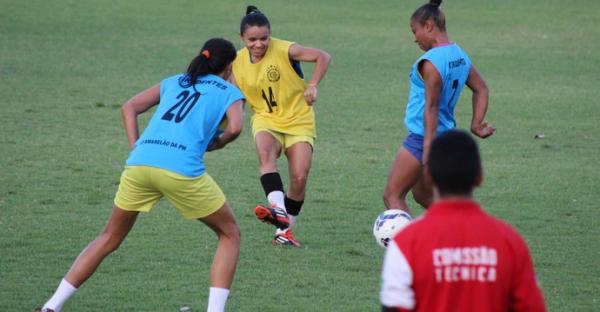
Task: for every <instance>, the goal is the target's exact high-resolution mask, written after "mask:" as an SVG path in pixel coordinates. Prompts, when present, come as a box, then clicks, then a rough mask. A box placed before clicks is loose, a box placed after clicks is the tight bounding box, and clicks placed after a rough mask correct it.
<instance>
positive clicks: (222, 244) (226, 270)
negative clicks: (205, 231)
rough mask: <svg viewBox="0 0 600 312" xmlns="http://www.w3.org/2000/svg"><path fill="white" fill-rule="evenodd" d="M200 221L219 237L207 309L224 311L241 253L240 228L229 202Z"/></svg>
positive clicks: (211, 274)
mask: <svg viewBox="0 0 600 312" xmlns="http://www.w3.org/2000/svg"><path fill="white" fill-rule="evenodd" d="M200 221H202V222H204V224H206V225H207V226H208V227H210V228H211V229H212V230H213V231H214V232H215V233H216V234H217V236H218V238H219V245H218V246H217V251H216V252H215V256H214V258H213V263H212V266H211V267H210V289H209V296H208V308H207V310H206V311H208V312H222V311H224V310H225V304H226V303H227V297H228V296H229V289H230V287H231V283H232V281H233V276H234V274H235V269H236V267H237V262H238V257H239V254H240V229H239V227H238V225H237V223H236V221H235V217H234V216H233V212H232V211H231V208H230V207H229V205H228V204H227V203H225V204H223V206H222V207H221V208H219V210H217V211H216V212H215V213H213V214H211V215H209V216H207V217H204V218H202V219H200Z"/></svg>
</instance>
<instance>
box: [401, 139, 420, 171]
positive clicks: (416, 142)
mask: <svg viewBox="0 0 600 312" xmlns="http://www.w3.org/2000/svg"><path fill="white" fill-rule="evenodd" d="M402 146H403V147H404V148H406V150H408V152H410V153H411V154H412V155H413V156H415V158H416V159H417V160H418V161H419V162H420V163H421V164H422V163H423V137H422V136H420V135H418V134H414V133H412V132H409V133H408V136H407V137H406V139H405V140H404V143H402Z"/></svg>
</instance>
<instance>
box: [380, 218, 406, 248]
mask: <svg viewBox="0 0 600 312" xmlns="http://www.w3.org/2000/svg"><path fill="white" fill-rule="evenodd" d="M412 219H413V218H412V217H411V216H410V214H408V213H407V212H406V211H404V210H400V209H388V210H386V211H384V212H382V213H380V214H379V216H377V219H375V223H374V224H373V236H375V240H376V241H377V244H379V245H380V246H381V247H383V248H385V247H387V245H388V243H389V242H390V240H391V239H392V238H393V237H394V235H396V234H397V233H398V232H400V230H402V229H403V228H404V227H405V226H407V225H408V224H409V223H410V222H411V221H412Z"/></svg>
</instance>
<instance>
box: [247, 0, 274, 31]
mask: <svg viewBox="0 0 600 312" xmlns="http://www.w3.org/2000/svg"><path fill="white" fill-rule="evenodd" d="M251 26H258V27H262V26H267V28H268V29H269V30H271V23H269V19H268V18H267V16H265V15H264V14H263V13H262V12H261V11H259V10H258V8H257V7H255V6H253V5H249V6H247V7H246V16H244V18H242V22H241V23H240V34H243V33H244V32H245V31H246V29H248V27H251Z"/></svg>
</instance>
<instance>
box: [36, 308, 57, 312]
mask: <svg viewBox="0 0 600 312" xmlns="http://www.w3.org/2000/svg"><path fill="white" fill-rule="evenodd" d="M34 311H35V312H54V310H52V309H42V308H35V310H34Z"/></svg>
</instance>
